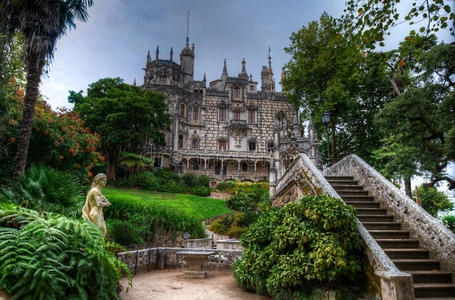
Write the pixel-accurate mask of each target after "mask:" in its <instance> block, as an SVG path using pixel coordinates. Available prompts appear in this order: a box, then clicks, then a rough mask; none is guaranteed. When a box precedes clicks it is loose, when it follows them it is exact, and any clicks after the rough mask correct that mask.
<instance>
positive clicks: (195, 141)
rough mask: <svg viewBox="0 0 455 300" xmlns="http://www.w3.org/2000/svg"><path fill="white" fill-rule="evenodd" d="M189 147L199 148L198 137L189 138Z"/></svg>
mask: <svg viewBox="0 0 455 300" xmlns="http://www.w3.org/2000/svg"><path fill="white" fill-rule="evenodd" d="M191 148H192V149H199V139H198V138H193V139H191Z"/></svg>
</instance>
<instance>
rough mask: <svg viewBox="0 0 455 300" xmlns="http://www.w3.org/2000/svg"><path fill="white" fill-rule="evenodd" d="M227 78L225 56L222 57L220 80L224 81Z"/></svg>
mask: <svg viewBox="0 0 455 300" xmlns="http://www.w3.org/2000/svg"><path fill="white" fill-rule="evenodd" d="M227 79H228V72H227V66H226V58H225V59H224V65H223V73H222V74H221V80H223V81H226V80H227Z"/></svg>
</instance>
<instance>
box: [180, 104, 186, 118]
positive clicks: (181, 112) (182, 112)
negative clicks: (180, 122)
mask: <svg viewBox="0 0 455 300" xmlns="http://www.w3.org/2000/svg"><path fill="white" fill-rule="evenodd" d="M185 108H186V107H185V104H183V103H182V104H180V113H179V114H180V117H182V118H185V110H186V109H185Z"/></svg>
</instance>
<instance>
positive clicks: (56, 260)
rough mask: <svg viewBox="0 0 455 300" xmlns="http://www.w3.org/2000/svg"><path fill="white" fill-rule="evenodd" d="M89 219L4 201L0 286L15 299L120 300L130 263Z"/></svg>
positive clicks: (0, 226) (0, 229) (0, 214)
mask: <svg viewBox="0 0 455 300" xmlns="http://www.w3.org/2000/svg"><path fill="white" fill-rule="evenodd" d="M108 247H109V248H111V247H113V245H112V244H111V243H109V244H107V243H106V242H105V240H104V236H103V234H102V233H101V231H100V230H99V228H97V227H96V226H94V225H93V224H91V223H90V222H87V221H82V220H74V219H69V218H67V217H64V216H61V215H58V214H53V213H49V214H47V215H44V214H41V213H38V212H36V211H33V210H30V209H26V208H21V207H17V206H14V205H11V204H0V287H1V288H3V289H5V290H6V291H7V292H8V293H10V294H11V295H12V296H13V297H14V299H119V296H118V290H119V285H118V281H119V279H120V278H121V277H122V273H125V274H127V276H128V278H129V285H130V286H131V283H132V277H131V273H130V271H129V270H128V268H127V266H126V265H125V264H124V263H122V262H120V261H119V260H118V259H117V258H116V257H115V255H114V254H113V253H111V252H109V251H108Z"/></svg>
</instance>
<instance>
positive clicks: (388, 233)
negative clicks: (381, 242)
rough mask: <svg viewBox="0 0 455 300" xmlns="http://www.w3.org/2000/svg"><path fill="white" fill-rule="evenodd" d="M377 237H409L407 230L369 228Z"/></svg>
mask: <svg viewBox="0 0 455 300" xmlns="http://www.w3.org/2000/svg"><path fill="white" fill-rule="evenodd" d="M368 231H369V232H370V234H371V235H372V236H373V237H374V238H375V239H408V238H409V231H407V230H384V229H381V230H368Z"/></svg>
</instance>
